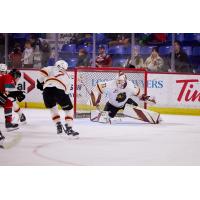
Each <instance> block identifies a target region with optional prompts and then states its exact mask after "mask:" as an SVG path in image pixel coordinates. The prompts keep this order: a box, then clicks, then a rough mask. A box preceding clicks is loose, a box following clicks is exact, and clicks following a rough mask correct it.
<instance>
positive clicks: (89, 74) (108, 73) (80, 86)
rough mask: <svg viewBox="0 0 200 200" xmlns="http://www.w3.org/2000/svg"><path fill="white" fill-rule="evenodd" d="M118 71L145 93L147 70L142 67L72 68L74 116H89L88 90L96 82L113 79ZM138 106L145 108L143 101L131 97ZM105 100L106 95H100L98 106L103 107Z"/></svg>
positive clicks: (89, 90) (90, 107)
mask: <svg viewBox="0 0 200 200" xmlns="http://www.w3.org/2000/svg"><path fill="white" fill-rule="evenodd" d="M119 71H123V72H124V73H125V74H126V76H127V79H128V80H130V81H132V82H133V83H134V84H136V85H138V86H139V87H140V89H141V90H142V91H143V93H144V94H147V72H146V70H144V69H129V68H76V69H75V70H74V86H75V87H74V114H75V116H76V117H89V114H90V111H91V109H95V107H93V106H92V105H91V99H90V92H91V90H92V88H94V87H95V86H96V84H97V83H98V82H102V81H109V80H114V79H116V77H117V74H118V73H119ZM133 99H134V100H135V101H136V102H137V103H138V104H139V106H140V107H143V108H146V104H145V103H144V102H141V101H138V98H137V97H135V98H133ZM106 102H107V98H106V95H102V98H101V102H100V106H101V108H102V109H103V107H104V105H105V103H106Z"/></svg>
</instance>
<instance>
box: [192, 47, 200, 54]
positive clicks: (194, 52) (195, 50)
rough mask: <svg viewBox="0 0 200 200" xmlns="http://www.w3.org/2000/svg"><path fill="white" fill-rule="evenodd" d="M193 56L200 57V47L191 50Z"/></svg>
mask: <svg viewBox="0 0 200 200" xmlns="http://www.w3.org/2000/svg"><path fill="white" fill-rule="evenodd" d="M192 55H193V56H200V47H194V48H193V50H192Z"/></svg>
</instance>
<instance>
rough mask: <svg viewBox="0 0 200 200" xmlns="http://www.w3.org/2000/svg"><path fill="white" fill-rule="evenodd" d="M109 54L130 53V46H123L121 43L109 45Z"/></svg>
mask: <svg viewBox="0 0 200 200" xmlns="http://www.w3.org/2000/svg"><path fill="white" fill-rule="evenodd" d="M108 53H109V54H121V55H123V54H130V53H131V48H130V47H125V46H123V45H116V46H113V47H110V48H109V49H108Z"/></svg>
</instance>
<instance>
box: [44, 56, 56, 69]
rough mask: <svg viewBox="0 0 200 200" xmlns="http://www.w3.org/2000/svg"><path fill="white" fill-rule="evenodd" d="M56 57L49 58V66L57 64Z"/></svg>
mask: <svg viewBox="0 0 200 200" xmlns="http://www.w3.org/2000/svg"><path fill="white" fill-rule="evenodd" d="M55 62H56V61H55V58H49V59H48V66H54V64H55ZM43 67H46V66H43Z"/></svg>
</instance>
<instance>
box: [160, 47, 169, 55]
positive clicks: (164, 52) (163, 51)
mask: <svg viewBox="0 0 200 200" xmlns="http://www.w3.org/2000/svg"><path fill="white" fill-rule="evenodd" d="M171 51H172V47H171V46H162V47H160V48H159V54H160V55H161V56H166V55H169V54H170V53H171Z"/></svg>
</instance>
